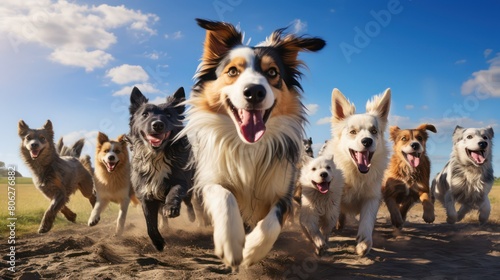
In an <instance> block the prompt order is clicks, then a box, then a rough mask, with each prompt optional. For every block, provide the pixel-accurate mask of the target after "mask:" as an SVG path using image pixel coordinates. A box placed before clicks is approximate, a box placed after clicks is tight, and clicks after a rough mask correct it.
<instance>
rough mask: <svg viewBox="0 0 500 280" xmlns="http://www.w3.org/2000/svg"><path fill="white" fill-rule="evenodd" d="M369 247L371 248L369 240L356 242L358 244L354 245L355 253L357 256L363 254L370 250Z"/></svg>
mask: <svg viewBox="0 0 500 280" xmlns="http://www.w3.org/2000/svg"><path fill="white" fill-rule="evenodd" d="M371 248H372V241H371V240H365V241H361V242H359V243H358V245H356V254H358V256H365V255H366V254H368V253H369V252H370V249H371Z"/></svg>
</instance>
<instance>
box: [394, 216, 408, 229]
mask: <svg viewBox="0 0 500 280" xmlns="http://www.w3.org/2000/svg"><path fill="white" fill-rule="evenodd" d="M404 222H405V221H404V220H403V218H401V215H400V216H398V217H392V216H391V223H392V225H393V226H394V227H395V228H397V229H402V228H403V224H404Z"/></svg>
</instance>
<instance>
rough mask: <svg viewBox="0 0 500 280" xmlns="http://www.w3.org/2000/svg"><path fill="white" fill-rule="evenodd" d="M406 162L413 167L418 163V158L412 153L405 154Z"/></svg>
mask: <svg viewBox="0 0 500 280" xmlns="http://www.w3.org/2000/svg"><path fill="white" fill-rule="evenodd" d="M407 158H408V162H409V163H410V165H411V167H413V168H415V167H417V166H418V165H419V164H420V158H418V157H416V156H414V155H412V154H407Z"/></svg>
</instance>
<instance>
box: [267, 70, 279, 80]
mask: <svg viewBox="0 0 500 280" xmlns="http://www.w3.org/2000/svg"><path fill="white" fill-rule="evenodd" d="M266 75H267V77H269V78H271V79H274V78H276V77H277V76H278V70H276V68H274V67H271V68H269V69H268V70H267V71H266Z"/></svg>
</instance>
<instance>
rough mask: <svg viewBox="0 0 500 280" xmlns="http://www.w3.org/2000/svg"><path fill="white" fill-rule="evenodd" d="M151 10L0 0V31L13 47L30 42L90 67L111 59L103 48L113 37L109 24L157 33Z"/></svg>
mask: <svg viewBox="0 0 500 280" xmlns="http://www.w3.org/2000/svg"><path fill="white" fill-rule="evenodd" d="M158 20H159V18H158V17H157V16H156V15H154V14H143V13H142V12H141V11H138V10H137V11H136V10H133V9H127V8H126V7H125V6H123V5H121V6H109V5H106V4H102V5H99V6H95V5H92V6H90V5H81V4H77V3H74V2H68V1H62V0H60V1H57V2H53V1H50V0H40V1H16V0H6V1H2V8H0V34H2V35H6V37H7V38H8V40H9V42H10V44H11V46H12V48H13V49H14V50H15V51H16V52H18V51H20V46H21V44H24V43H32V44H37V45H40V46H43V47H46V48H48V49H50V50H51V51H52V53H51V54H50V56H49V57H50V59H52V60H53V61H55V62H58V63H61V64H64V65H71V66H77V67H83V68H85V69H86V70H87V71H92V70H93V69H95V68H98V67H104V66H105V65H106V64H107V63H108V62H109V61H111V60H112V58H113V57H112V55H111V54H109V53H107V52H106V50H107V49H108V48H109V47H110V46H111V45H113V44H115V43H116V42H117V41H118V40H117V37H116V35H115V34H114V33H113V30H114V29H117V28H127V29H128V30H129V31H133V32H137V33H143V34H147V36H151V35H154V34H156V31H155V30H154V29H152V27H151V25H152V24H153V23H154V22H156V21H158Z"/></svg>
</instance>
